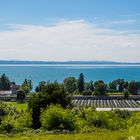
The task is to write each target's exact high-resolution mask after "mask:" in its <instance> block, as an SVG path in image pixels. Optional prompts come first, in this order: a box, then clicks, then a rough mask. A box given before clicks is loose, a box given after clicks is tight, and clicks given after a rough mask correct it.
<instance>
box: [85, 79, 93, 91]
mask: <svg viewBox="0 0 140 140" xmlns="http://www.w3.org/2000/svg"><path fill="white" fill-rule="evenodd" d="M85 90H86V91H91V92H93V91H94V86H93V81H90V82H88V83H85Z"/></svg>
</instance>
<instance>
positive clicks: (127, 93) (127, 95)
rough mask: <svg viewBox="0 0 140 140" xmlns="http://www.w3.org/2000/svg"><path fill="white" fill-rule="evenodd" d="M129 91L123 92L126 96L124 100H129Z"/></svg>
mask: <svg viewBox="0 0 140 140" xmlns="http://www.w3.org/2000/svg"><path fill="white" fill-rule="evenodd" d="M129 94H130V93H129V91H128V90H127V89H125V90H124V91H123V95H124V98H125V99H128V98H129Z"/></svg>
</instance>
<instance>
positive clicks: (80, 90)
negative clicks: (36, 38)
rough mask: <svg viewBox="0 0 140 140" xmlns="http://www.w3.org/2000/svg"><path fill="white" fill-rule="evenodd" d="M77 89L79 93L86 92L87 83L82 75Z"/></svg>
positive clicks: (81, 74)
mask: <svg viewBox="0 0 140 140" xmlns="http://www.w3.org/2000/svg"><path fill="white" fill-rule="evenodd" d="M77 89H78V92H80V93H82V92H83V91H84V90H85V82H84V75H83V73H80V75H79V78H78V81H77Z"/></svg>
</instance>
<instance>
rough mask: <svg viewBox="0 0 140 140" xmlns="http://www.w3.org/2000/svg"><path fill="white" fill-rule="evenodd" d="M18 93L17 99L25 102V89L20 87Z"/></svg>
mask: <svg viewBox="0 0 140 140" xmlns="http://www.w3.org/2000/svg"><path fill="white" fill-rule="evenodd" d="M16 94H17V101H19V102H24V100H25V91H24V90H21V89H19V90H17V93H16Z"/></svg>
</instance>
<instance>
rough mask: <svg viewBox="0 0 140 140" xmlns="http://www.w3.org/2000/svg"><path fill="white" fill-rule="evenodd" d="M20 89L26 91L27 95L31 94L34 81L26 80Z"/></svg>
mask: <svg viewBox="0 0 140 140" xmlns="http://www.w3.org/2000/svg"><path fill="white" fill-rule="evenodd" d="M20 88H21V89H22V90H24V91H25V93H30V91H31V90H32V88H33V85H32V81H31V80H27V79H25V80H24V82H23V83H22V85H21V87H20Z"/></svg>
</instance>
